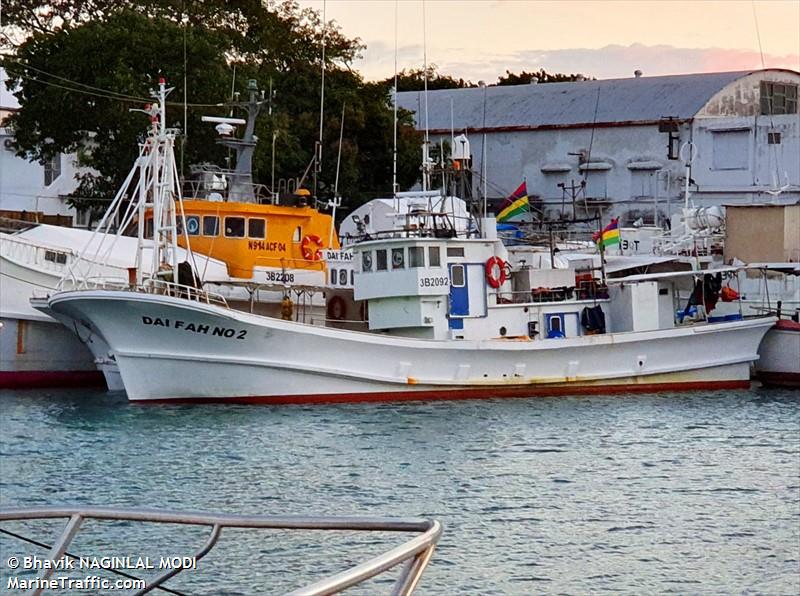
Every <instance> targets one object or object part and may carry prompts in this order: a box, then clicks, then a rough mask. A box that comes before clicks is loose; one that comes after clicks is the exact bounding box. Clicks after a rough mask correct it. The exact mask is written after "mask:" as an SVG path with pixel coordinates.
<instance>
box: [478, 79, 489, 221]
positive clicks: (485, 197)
mask: <svg viewBox="0 0 800 596" xmlns="http://www.w3.org/2000/svg"><path fill="white" fill-rule="evenodd" d="M481 83H483V140H482V142H481V170H483V173H482V176H483V218H484V219H486V217H487V214H488V191H487V184H488V182H487V180H486V176H487V173H486V89H487V87H486V83H484V82H483V81H481ZM479 84H480V83H479Z"/></svg>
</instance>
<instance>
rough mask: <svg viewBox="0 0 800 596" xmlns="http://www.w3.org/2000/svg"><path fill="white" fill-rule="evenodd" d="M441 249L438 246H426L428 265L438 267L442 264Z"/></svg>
mask: <svg viewBox="0 0 800 596" xmlns="http://www.w3.org/2000/svg"><path fill="white" fill-rule="evenodd" d="M441 255H442V251H440V250H439V247H438V246H429V247H428V267H440V266H441V265H442V256H441Z"/></svg>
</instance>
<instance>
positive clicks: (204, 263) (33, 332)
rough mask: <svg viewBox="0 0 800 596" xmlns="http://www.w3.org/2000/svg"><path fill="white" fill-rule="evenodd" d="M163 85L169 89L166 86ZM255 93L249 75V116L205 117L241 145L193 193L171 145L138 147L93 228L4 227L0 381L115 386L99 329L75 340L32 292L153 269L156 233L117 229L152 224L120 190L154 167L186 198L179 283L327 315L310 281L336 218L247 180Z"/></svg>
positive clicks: (280, 311) (195, 181) (333, 243)
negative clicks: (181, 177) (230, 161)
mask: <svg viewBox="0 0 800 596" xmlns="http://www.w3.org/2000/svg"><path fill="white" fill-rule="evenodd" d="M161 92H164V93H166V90H165V89H164V85H162V89H161ZM258 98H259V95H258V93H257V89H256V88H255V84H254V82H253V83H251V85H250V99H249V101H247V102H242V103H240V104H237V106H238V107H240V108H241V109H244V110H246V111H247V113H248V118H247V120H244V119H233V118H210V120H211V121H212V122H218V123H219V126H220V128H219V131H220V133H221V137H220V139H219V142H220V144H222V145H224V146H226V147H228V148H230V149H232V150H235V151H236V152H237V156H238V157H237V160H236V167H235V169H232V170H221V169H219V168H211V167H209V166H204V167H202V168H194V169H193V170H194V171H193V177H192V178H191V179H189V180H187V181H185V189H186V190H187V191H188V192H189V196H190V197H191V198H189V199H183V200H182V199H181V195H182V190H183V189H182V188H180V183H179V181H178V177H177V172H176V171H175V167H174V156H173V155H172V150H171V148H170V149H169V150H167V151H164V152H162V153H161V154H160V155H158V156H157V155H155V154H149V153H147V152H148V151H149V149H150V147H149V146H142V148H141V149H142V153H141V155H140V157H139V159H138V160H137V162H136V164H135V165H134V167H133V169H132V170H131V172H130V174H129V175H128V177H127V180H126V182H125V184H124V185H123V187H122V188H121V189H120V191H119V192H118V193H117V196H116V197H115V199H114V201H113V202H112V203H111V205H110V208H109V210H108V211H107V213H106V214H105V216H104V218H103V220H102V221H101V223H100V225H99V226H98V229H97V230H95V231H94V232H92V231H89V230H83V229H72V228H62V227H57V226H51V225H34V226H30V227H28V228H27V229H24V230H21V231H18V232H15V233H13V234H7V233H0V387H23V388H25V387H34V386H52V385H86V384H102V383H103V377H105V382H106V384H107V386H108V387H109V389H112V390H120V389H122V385H121V382H120V380H119V375H118V372H117V369H116V363H115V360H114V356H113V352H112V351H111V350H110V349H109V347H108V346H106V345H105V344H103V343H102V341H101V340H100V339H99V338H98V337H96V336H94V337H92V338H90V340H88V341H83V342H82V341H80V340H79V339H78V338H77V337H76V335H75V333H74V329H73V330H72V331H69V330H67V329H64V328H63V327H62V326H61V325H59V324H58V323H57V321H55V320H54V318H53V317H52V316H51V314H46V313H42V312H39V311H37V310H34V309H33V308H32V307H31V305H30V298H31V297H32V296H34V295H35V294H36V293H37V292H38V293H39V294H42V293H44V292H52V291H55V290H56V289H57V288H59V289H68V288H71V287H78V286H79V285H80V284H82V283H84V282H86V281H87V276H90V277H91V279H88V281H89V282H91V283H94V282H103V283H107V284H113V285H116V286H125V285H127V284H128V283H130V281H131V280H130V277H129V276H130V273H129V272H130V271H131V270H134V269H135V270H136V271H138V272H139V275H143V276H151V275H152V274H153V271H157V267H158V262H157V261H154V259H153V248H152V245H153V241H152V239H151V238H145V237H143V236H140V237H139V238H136V237H127V236H125V235H124V234H123V232H124V231H125V229H126V228H128V227H130V226H131V224H132V223H133V222H134V221H135V218H139V219H141V220H143V221H144V224H145V228H146V229H149V228H152V221H153V218H154V212H153V205H152V203H146V202H140V203H139V204H140V205H141V207H142V209H141V210H139V209H132V208H131V205H132V203H129V202H128V201H127V198H126V197H128V196H138V194H139V192H140V187H142V188H143V187H144V185H145V182H144V181H145V180H147V179H148V176H150V175H151V173H153V172H156V171H158V174H159V180H160V183H163V184H164V185H165V188H168V189H169V191H170V192H172V193H174V195H175V198H176V200H177V201H178V202H179V204H180V206H181V210H180V214H179V215H178V216H177V217H176V219H175V221H174V224H175V226H176V227H175V230H174V231H173V232H172V236H171V238H172V239H174V246H172V247H170V250H173V251H174V252H175V254H176V255H177V260H178V262H179V263H184V264H185V266H184V273H185V275H183V276H182V277H183V278H184V279H183V280H182V281H183V283H190V284H192V283H193V282H191V281H188V280H192V279H193V278H196V280H197V281H199V282H200V283H202V284H203V285H204V286H205V287H207V288H211V289H213V290H214V291H215V292H216V293H218V294H220V295H222V296H223V297H224V298H225V300H227V301H229V302H230V303H231V304H233V305H236V306H237V307H241V308H248V309H252V310H256V311H258V312H260V313H262V314H268V315H270V316H287V308H286V298H287V297H288V298H289V301H290V303H291V304H290V306H291V308H290V309H289V310H290V311H291V313H290V316H294V317H295V318H297V319H300V320H304V321H311V320H314V318H315V317H316V319H318V320H321V319H323V318H324V306H325V305H324V301H323V299H322V295H321V292H318V293H313V294H309V293H308V290H309V288H319V287H320V286H321V285H322V284H324V283H325V277H326V266H325V259H323V258H322V257H323V251H324V252H325V254H329V253H330V254H336V252H337V251H338V248H339V243H338V238H337V236H336V234H335V232H334V231H333V230H332V227H333V219H332V218H331V216H330V215H328V214H325V213H321V212H320V211H318V210H317V209H314V208H312V207H311V206H308V205H306V204H305V202H306V201H305V197H291V198H292V199H294V200H293V201H292V202H291V203H290V202H289V201H286V200H285V199H284V201H285V203H284V204H279V202H278V199H277V197H276V196H275V195H274V193H266V192H265V191H264V189H263V188H261V187H260V185H257V184H254V183H253V180H252V173H251V170H252V167H251V157H252V151H253V147H254V146H255V143H256V141H255V137H254V134H253V131H254V127H255V118H256V115H257V114H258V110H259V106H260V104H261V101H260V100H259V99H258ZM150 112H151V115H152V116H153V117H154V118H155V119H156V121H158V120H159V119H160V118H161V117H163V112H160V111H159V109H158V106H157V105H156V106H155V109H153V108H151V110H150ZM239 124H244V125H246V130H245V133H244V137H243V138H241V139H239V138H236V137H234V136H233V135H232V134H231V132H232V128H233V125H239ZM223 133H224V134H223ZM157 158H158V159H157ZM164 160H167V161H164ZM162 162H163V163H162ZM267 230H269V232H267ZM190 240H191V248H190V247H189V242H190ZM140 246H141V248H140ZM154 267H155V269H154ZM176 281H178V280H176ZM220 284H224V285H220ZM193 285H194V284H193ZM84 344H85V345H84ZM87 348H88V349H87ZM101 372H102V375H101Z"/></svg>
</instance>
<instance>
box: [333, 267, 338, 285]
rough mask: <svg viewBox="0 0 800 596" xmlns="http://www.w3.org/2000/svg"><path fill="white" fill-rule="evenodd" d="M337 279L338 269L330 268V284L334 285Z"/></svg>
mask: <svg viewBox="0 0 800 596" xmlns="http://www.w3.org/2000/svg"><path fill="white" fill-rule="evenodd" d="M338 279H339V270H338V269H331V285H332V286H335V285H336V280H338Z"/></svg>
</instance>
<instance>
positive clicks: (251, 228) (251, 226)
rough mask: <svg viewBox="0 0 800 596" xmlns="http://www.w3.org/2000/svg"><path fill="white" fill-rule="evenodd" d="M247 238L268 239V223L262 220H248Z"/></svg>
mask: <svg viewBox="0 0 800 596" xmlns="http://www.w3.org/2000/svg"><path fill="white" fill-rule="evenodd" d="M247 236H248V237H249V238H266V237H267V222H266V221H264V220H263V219H261V218H251V219H248V220H247Z"/></svg>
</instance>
